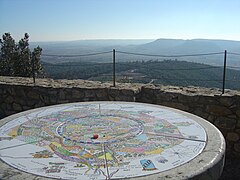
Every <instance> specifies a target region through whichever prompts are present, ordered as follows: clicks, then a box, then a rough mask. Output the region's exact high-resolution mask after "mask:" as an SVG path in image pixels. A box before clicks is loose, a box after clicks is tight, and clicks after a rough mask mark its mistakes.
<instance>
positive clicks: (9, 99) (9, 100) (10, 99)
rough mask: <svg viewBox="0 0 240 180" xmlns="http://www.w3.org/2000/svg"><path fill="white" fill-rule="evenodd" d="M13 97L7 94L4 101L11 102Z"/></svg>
mask: <svg viewBox="0 0 240 180" xmlns="http://www.w3.org/2000/svg"><path fill="white" fill-rule="evenodd" d="M13 101H14V99H13V97H12V96H11V95H9V96H8V97H7V98H5V100H4V102H6V103H7V104H10V103H13Z"/></svg>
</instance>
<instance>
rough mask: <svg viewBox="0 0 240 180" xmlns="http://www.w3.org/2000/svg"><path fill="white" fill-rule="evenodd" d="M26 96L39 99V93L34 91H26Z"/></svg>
mask: <svg viewBox="0 0 240 180" xmlns="http://www.w3.org/2000/svg"><path fill="white" fill-rule="evenodd" d="M27 97H28V98H29V99H39V94H38V93H37V92H34V91H29V92H28V93H27Z"/></svg>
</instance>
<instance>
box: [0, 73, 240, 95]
mask: <svg viewBox="0 0 240 180" xmlns="http://www.w3.org/2000/svg"><path fill="white" fill-rule="evenodd" d="M0 85H20V86H21V85H23V86H34V84H33V79H32V78H25V77H9V76H0ZM35 86H39V87H51V88H91V89H92V88H96V89H97V88H117V89H131V90H134V91H135V92H138V91H139V90H140V89H141V88H143V89H152V90H155V91H158V90H159V91H164V92H166V93H167V92H170V93H180V94H186V95H190V96H194V95H205V96H216V95H219V96H220V95H222V90H221V89H218V88H204V87H195V86H188V87H178V86H163V85H154V84H137V83H116V87H113V86H112V83H110V82H108V83H102V82H99V81H88V80H81V79H77V80H66V79H61V80H53V79H36V84H35ZM233 95H238V96H240V91H238V90H229V89H226V90H225V93H224V95H223V96H233Z"/></svg>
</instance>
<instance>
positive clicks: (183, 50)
mask: <svg viewBox="0 0 240 180" xmlns="http://www.w3.org/2000/svg"><path fill="white" fill-rule="evenodd" d="M36 45H40V47H42V48H43V54H55V55H62V54H64V55H76V54H87V53H94V52H102V51H111V50H112V49H116V50H118V51H126V52H135V53H145V54H159V55H182V54H196V53H212V52H223V51H224V50H227V51H228V52H236V53H240V41H230V40H211V39H193V40H182V39H157V40H150V39H148V40H79V41H66V42H64V41H63V42H33V43H31V46H32V47H34V46H36ZM166 59H172V60H174V59H178V60H180V61H189V62H198V63H205V64H209V65H215V66H222V65H223V55H222V54H221V55H212V56H198V57H182V58H157V57H147V56H134V55H125V54H120V53H117V56H116V61H117V62H123V61H137V60H139V61H141V60H145V61H147V60H166ZM42 60H43V61H45V62H50V63H60V62H70V61H71V62H78V61H85V62H111V61H112V55H111V54H104V55H99V56H91V57H81V58H80V57H77V58H56V57H46V56H42ZM227 64H228V65H229V66H240V56H235V55H230V54H228V56H227Z"/></svg>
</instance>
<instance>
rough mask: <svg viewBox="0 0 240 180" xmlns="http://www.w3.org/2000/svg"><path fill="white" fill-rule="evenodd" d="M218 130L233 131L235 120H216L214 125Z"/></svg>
mask: <svg viewBox="0 0 240 180" xmlns="http://www.w3.org/2000/svg"><path fill="white" fill-rule="evenodd" d="M214 124H215V125H216V126H217V127H218V128H223V129H229V130H230V129H235V127H236V119H229V118H223V117H221V118H217V119H216V120H215V123H214Z"/></svg>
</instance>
